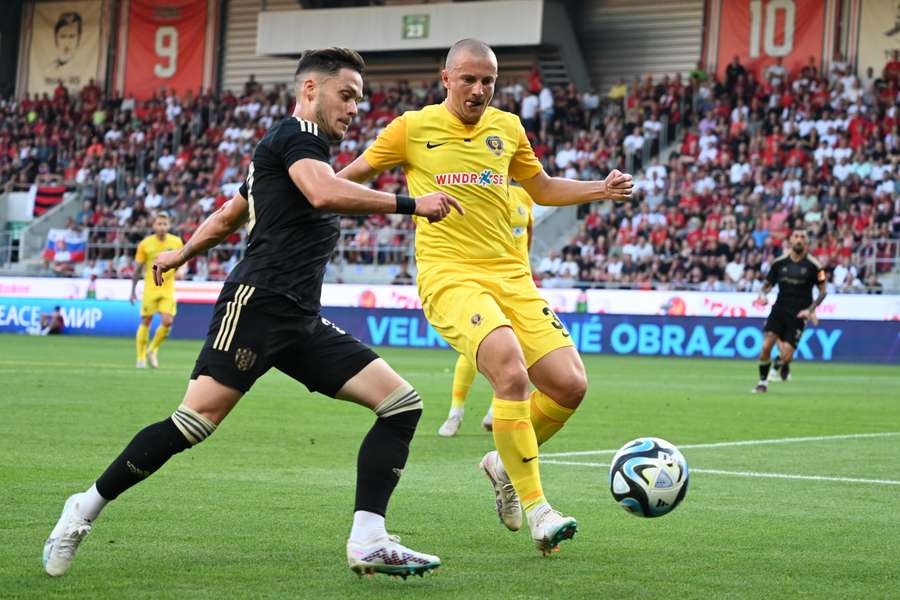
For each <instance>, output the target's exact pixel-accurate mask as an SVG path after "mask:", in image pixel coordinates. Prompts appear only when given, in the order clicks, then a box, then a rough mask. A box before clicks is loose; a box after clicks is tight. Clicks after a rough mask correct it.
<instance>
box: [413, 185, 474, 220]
mask: <svg viewBox="0 0 900 600" xmlns="http://www.w3.org/2000/svg"><path fill="white" fill-rule="evenodd" d="M451 208H455V209H456V212H458V213H459V214H461V215H464V214H466V211H465V210H463V207H462V205H461V204H460V203H459V201H458V200H457V199H456V198H454V197H453V196H451V195H450V194H445V193H444V192H431V193H430V194H425V195H424V196H419V197H418V198H416V215H418V216H420V217H426V218H427V219H428V222H429V223H437V222H438V221H440V220H441V219H443V218H444V217H446V216H447V215H449V214H450V210H451Z"/></svg>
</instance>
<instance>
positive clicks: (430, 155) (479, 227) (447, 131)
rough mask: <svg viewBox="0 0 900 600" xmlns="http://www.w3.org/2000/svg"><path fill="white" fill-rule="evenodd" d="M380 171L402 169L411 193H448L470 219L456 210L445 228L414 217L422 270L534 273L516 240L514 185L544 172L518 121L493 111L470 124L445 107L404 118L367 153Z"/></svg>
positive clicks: (372, 164)
mask: <svg viewBox="0 0 900 600" xmlns="http://www.w3.org/2000/svg"><path fill="white" fill-rule="evenodd" d="M364 156H365V157H366V161H367V162H368V163H369V165H370V166H371V167H372V168H373V169H376V170H378V171H382V170H384V169H389V168H391V167H395V166H402V167H403V169H404V171H405V172H406V180H407V185H408V187H409V192H410V194H412V195H413V196H421V195H423V194H428V193H430V192H436V191H442V192H446V193H448V194H450V195H451V196H453V197H454V198H456V199H457V200H458V201H459V202H460V204H461V205H462V207H463V208H464V209H465V211H466V214H464V215H460V214H458V213H457V212H456V211H451V213H450V215H449V216H448V217H446V218H445V219H443V220H442V221H439V222H438V223H429V222H428V219H425V218H422V217H415V220H416V262H417V264H418V267H419V270H420V271H422V270H425V269H428V267H430V266H432V265H437V264H443V265H445V264H447V263H458V264H461V265H463V266H465V265H470V266H484V267H489V268H490V269H491V270H492V271H496V270H504V271H506V272H509V270H510V269H512V270H521V268H522V267H523V266H524V267H525V268H526V269H527V268H528V260H527V252H526V253H525V256H524V259H523V255H522V253H521V252H520V251H519V250H518V249H517V248H518V246H517V243H516V240H515V237H514V235H513V226H512V224H511V215H512V213H513V212H514V210H513V209H512V207H511V200H510V193H509V183H510V179H515V180H517V181H524V180H526V179H530V178H532V177H534V176H535V175H537V174H538V173H540V172H541V170H542V168H543V167H542V166H541V163H540V162H539V161H538V159H537V157H536V156H535V155H534V151H533V150H532V148H531V144H530V142H529V141H528V137H527V136H526V135H525V129H524V128H523V127H522V123H521V121H519V117H518V116H516V115H514V114H512V113H508V112H505V111H502V110H499V109H497V108H494V107H488V108H487V109H486V110H485V111H484V114H483V115H482V116H481V119H480V120H479V121H478V123H476V124H474V125H467V124H465V123H463V122H462V121H460V120H459V119H458V118H456V116H454V115H453V114H452V113H451V112H450V111H449V110H447V108H446V107H445V106H444V105H443V104H433V105H431V106H426V107H425V108H423V109H422V110H414V111H408V112H405V113H403V115H401V116H399V117H397V118H396V119H394V120H393V121H391V123H390V124H389V125H388V126H387V127H386V128H385V129H384V131H382V132H381V133H380V134H379V135H378V138H377V139H376V140H375V142H374V143H373V144H372V145H371V146H370V147H369V148H368V149H367V150H366V151H365V153H364Z"/></svg>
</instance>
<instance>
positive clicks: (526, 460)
mask: <svg viewBox="0 0 900 600" xmlns="http://www.w3.org/2000/svg"><path fill="white" fill-rule="evenodd" d="M536 458H537V456H532V457H531V458H524V457H523V458H522V462H523V463H527V462H531V461H533V460H534V459H536Z"/></svg>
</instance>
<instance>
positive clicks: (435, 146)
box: [425, 142, 447, 150]
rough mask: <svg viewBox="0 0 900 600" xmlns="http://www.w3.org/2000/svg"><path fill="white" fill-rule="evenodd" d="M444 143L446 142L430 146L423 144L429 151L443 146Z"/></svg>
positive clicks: (430, 144)
mask: <svg viewBox="0 0 900 600" xmlns="http://www.w3.org/2000/svg"><path fill="white" fill-rule="evenodd" d="M446 143H447V142H441V143H440V144H432V143H431V142H428V143H426V144H425V147H426V148H428V149H429V150H431V149H432V148H437V147H438V146H443V145H444V144H446Z"/></svg>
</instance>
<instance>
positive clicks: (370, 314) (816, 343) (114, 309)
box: [0, 297, 900, 364]
mask: <svg viewBox="0 0 900 600" xmlns="http://www.w3.org/2000/svg"><path fill="white" fill-rule="evenodd" d="M54 306H59V307H60V309H61V311H62V313H63V317H64V319H65V322H66V333H70V334H78V335H112V336H131V335H134V331H135V329H136V328H137V325H138V321H139V319H140V317H139V311H138V307H137V306H132V305H130V304H129V303H127V302H121V301H113V300H53V299H47V300H44V299H30V298H7V297H0V332H7V333H25V332H26V331H27V330H28V329H29V328H31V327H34V326H37V325H38V324H39V323H40V316H41V314H42V313H43V314H46V313H49V312H50V311H52V310H53V307H54ZM212 310H213V305H211V304H190V303H181V304H179V305H178V315H177V316H176V319H175V326H174V327H173V329H172V335H173V337H177V338H187V339H202V338H204V337H205V336H206V333H207V330H208V328H209V321H210V318H211V317H212ZM322 314H323V316H325V317H326V318H327V319H329V320H331V321H333V322H334V323H335V324H337V325H338V326H340V327H341V328H342V329H345V330H346V331H348V332H350V333H351V334H353V335H355V336H356V337H357V338H359V339H360V340H361V341H363V342H364V343H366V344H370V345H372V346H392V347H399V348H447V347H448V346H447V343H446V342H445V341H444V340H443V339H442V338H441V337H440V335H438V333H437V332H436V331H435V330H434V329H433V328H432V327H431V326H430V325H429V324H428V321H426V319H425V316H424V315H423V314H422V312H421V311H419V310H402V309H366V308H352V307H342V308H326V309H324V310H323V311H322ZM559 318H560V320H561V321H562V322H563V323H564V324H565V325H566V327H567V329H568V332H569V335H570V336H571V338H572V341H573V342H574V344H575V347H576V348H578V350H579V351H580V352H582V353H585V354H615V355H629V354H634V355H641V356H682V357H699V358H744V359H753V358H755V357H756V356H757V355H758V354H759V350H760V347H761V346H762V339H763V336H762V331H761V327H762V323H763V322H762V319H749V318H715V317H671V316H630V315H596V314H582V313H577V314H576V313H570V314H560V315H559ZM796 357H797V358H798V359H800V360H821V361H842V362H868V363H887V364H900V321H843V320H832V319H829V320H824V321H821V322H820V323H819V326H818V327H812V326H810V327H807V328H806V330H805V331H804V332H803V336H802V337H801V339H800V343H799V344H798V346H797V352H796Z"/></svg>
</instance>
